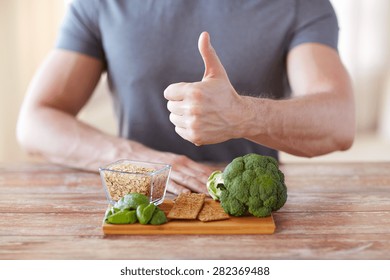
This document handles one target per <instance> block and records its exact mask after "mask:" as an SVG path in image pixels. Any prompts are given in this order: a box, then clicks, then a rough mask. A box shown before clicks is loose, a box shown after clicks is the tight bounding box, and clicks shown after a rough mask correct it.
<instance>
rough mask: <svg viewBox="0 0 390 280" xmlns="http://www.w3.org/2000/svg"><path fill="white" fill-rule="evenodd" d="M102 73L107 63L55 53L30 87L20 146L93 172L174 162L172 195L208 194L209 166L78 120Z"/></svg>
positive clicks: (22, 115)
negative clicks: (120, 163)
mask: <svg viewBox="0 0 390 280" xmlns="http://www.w3.org/2000/svg"><path fill="white" fill-rule="evenodd" d="M102 71H103V64H102V62H101V61H99V60H97V59H94V58H91V57H88V56H85V55H82V54H78V53H74V52H68V51H63V50H53V51H52V52H51V53H50V54H49V56H48V57H47V59H46V61H45V62H44V63H43V64H42V66H41V67H40V69H39V71H38V72H37V74H36V75H35V77H34V79H33V81H32V82H31V85H30V87H29V89H28V94H27V97H26V99H25V101H24V103H23V106H22V109H21V112H20V116H19V121H18V125H17V137H18V141H19V142H20V144H21V145H22V146H23V147H24V148H25V149H26V150H27V151H28V152H30V153H32V154H36V155H40V156H42V157H44V158H46V159H47V160H49V161H51V162H54V163H59V164H63V165H67V166H72V167H76V168H81V169H86V170H91V171H97V169H98V167H99V166H101V165H103V164H107V163H109V162H112V161H114V160H118V159H121V158H129V159H133V160H145V161H162V162H166V163H170V164H172V166H173V170H172V173H171V174H172V181H171V185H170V186H169V189H168V190H170V191H171V192H175V193H179V192H182V191H187V189H192V190H195V191H205V181H206V180H207V176H208V175H209V174H210V172H211V170H210V169H209V168H208V167H206V166H203V165H201V164H198V163H195V162H193V161H191V160H189V159H188V158H186V157H184V156H180V155H175V154H171V153H162V152H159V151H155V150H152V149H150V148H148V147H145V146H144V145H142V144H140V143H137V142H134V141H129V140H127V139H122V138H118V137H113V136H110V135H106V134H104V133H102V132H101V131H98V130H97V129H95V128H93V127H91V126H89V125H87V124H85V123H82V122H81V121H79V120H78V119H77V118H76V116H77V114H78V112H79V111H80V109H81V108H82V107H83V106H84V105H85V103H86V102H87V101H88V99H89V97H90V96H91V94H92V92H93V90H94V88H95V86H96V84H97V82H98V81H99V79H100V76H101V73H102Z"/></svg>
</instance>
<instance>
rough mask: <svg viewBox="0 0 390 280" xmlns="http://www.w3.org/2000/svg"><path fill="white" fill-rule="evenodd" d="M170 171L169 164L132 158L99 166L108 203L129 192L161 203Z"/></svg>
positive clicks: (113, 202)
mask: <svg viewBox="0 0 390 280" xmlns="http://www.w3.org/2000/svg"><path fill="white" fill-rule="evenodd" d="M170 172H171V166H170V165H169V164H164V163H153V162H142V161H133V160H119V161H116V162H113V163H110V164H109V165H107V166H104V167H100V168H99V173H100V178H101V180H102V184H103V187H104V190H105V192H106V196H107V200H108V202H109V203H110V204H115V202H116V201H118V200H119V199H120V198H121V197H123V196H125V195H126V194H129V193H141V194H144V195H146V196H147V197H148V198H149V201H150V202H153V203H154V204H156V205H158V204H160V203H162V202H163V201H164V197H165V193H166V189H167V185H168V180H169V175H170Z"/></svg>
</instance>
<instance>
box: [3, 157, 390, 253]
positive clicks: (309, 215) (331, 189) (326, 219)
mask: <svg viewBox="0 0 390 280" xmlns="http://www.w3.org/2000/svg"><path fill="white" fill-rule="evenodd" d="M281 168H282V170H283V172H284V173H285V177H286V184H287V187H288V195H289V197H288V201H287V203H286V205H285V206H284V207H283V208H282V209H281V210H280V211H279V212H276V213H274V215H273V217H274V220H275V224H276V231H275V233H274V234H273V235H232V234H229V232H225V233H224V234H222V235H218V236H216V235H203V234H202V235H174V236H172V235H131V236H123V235H115V236H111V235H110V236H107V235H104V234H103V231H102V217H103V215H104V211H105V209H106V207H107V201H106V198H105V195H104V191H103V188H102V186H101V183H100V178H99V176H98V174H97V173H87V172H82V171H78V170H74V169H68V168H63V167H59V166H55V165H50V164H15V165H9V164H2V165H0V213H1V216H2V218H1V219H0V259H390V163H335V164H330V163H326V164H319V163H313V164H288V165H282V167H281ZM171 197H172V196H171ZM168 198H169V196H168ZM156 248H158V249H157V250H156Z"/></svg>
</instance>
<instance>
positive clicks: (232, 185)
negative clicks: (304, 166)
mask: <svg viewBox="0 0 390 280" xmlns="http://www.w3.org/2000/svg"><path fill="white" fill-rule="evenodd" d="M216 174H218V176H216ZM221 174H222V179H221ZM208 185H212V186H213V189H212V193H211V192H210V189H209V192H210V194H211V195H212V196H213V198H214V199H217V200H220V201H221V206H222V208H223V209H224V210H225V212H226V213H228V214H230V215H233V216H242V215H244V214H246V213H247V212H249V213H250V214H252V215H254V216H256V217H266V216H269V215H271V212H272V211H277V210H279V209H280V208H281V207H283V205H284V204H285V203H286V201H287V188H286V185H285V184H284V175H283V173H282V172H281V171H280V170H279V166H278V162H277V161H276V160H275V159H274V158H272V157H268V156H261V155H257V154H247V155H245V156H243V157H238V158H235V159H234V160H233V161H232V162H231V163H230V164H228V166H226V168H225V170H224V171H223V173H221V172H220V171H219V172H217V173H216V172H214V173H213V174H212V175H211V176H210V177H209V182H208Z"/></svg>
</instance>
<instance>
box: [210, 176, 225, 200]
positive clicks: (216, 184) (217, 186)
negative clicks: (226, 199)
mask: <svg viewBox="0 0 390 280" xmlns="http://www.w3.org/2000/svg"><path fill="white" fill-rule="evenodd" d="M206 185H207V191H208V192H209V194H210V195H211V197H212V198H213V199H214V200H220V197H221V192H222V190H221V188H224V185H223V174H222V171H219V170H218V171H214V172H213V173H211V175H210V177H209V179H208V180H207V184H206Z"/></svg>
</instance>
